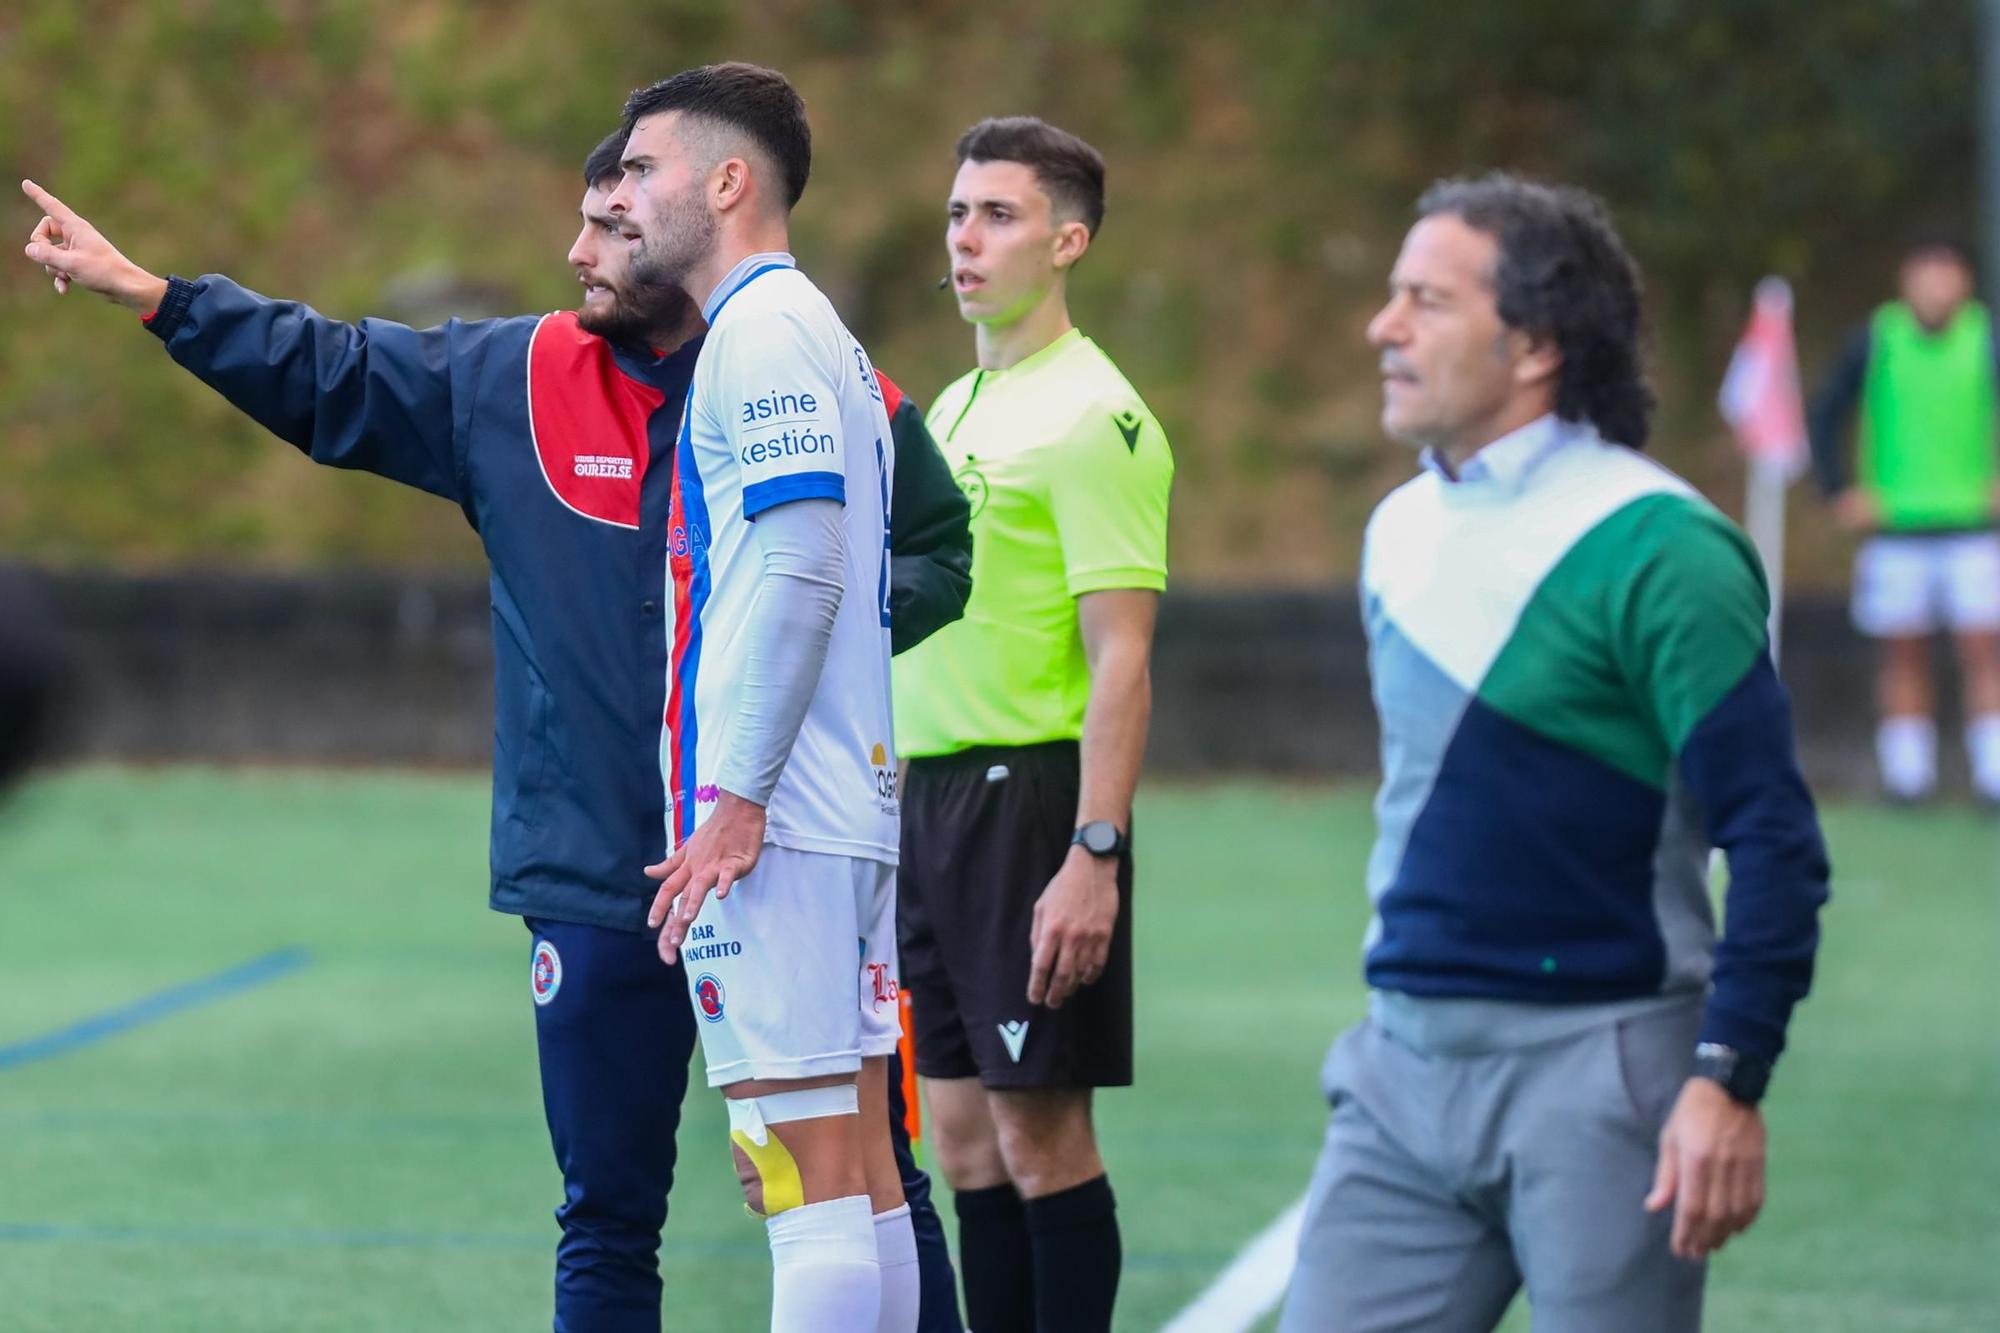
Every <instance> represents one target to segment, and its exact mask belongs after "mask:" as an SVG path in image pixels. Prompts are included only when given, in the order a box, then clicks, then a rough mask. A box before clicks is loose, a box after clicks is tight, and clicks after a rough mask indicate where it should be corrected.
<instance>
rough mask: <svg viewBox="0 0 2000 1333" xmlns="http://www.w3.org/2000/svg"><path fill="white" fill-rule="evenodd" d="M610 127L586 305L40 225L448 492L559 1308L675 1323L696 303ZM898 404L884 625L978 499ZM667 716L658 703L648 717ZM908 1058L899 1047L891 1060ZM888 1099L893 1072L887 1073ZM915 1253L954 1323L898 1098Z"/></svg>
mask: <svg viewBox="0 0 2000 1333" xmlns="http://www.w3.org/2000/svg"><path fill="white" fill-rule="evenodd" d="M624 145H625V133H624V131H623V130H622V129H620V130H618V131H616V132H614V133H613V134H611V135H610V136H608V137H607V138H606V139H605V140H604V141H603V142H601V143H600V144H598V146H597V147H596V148H595V149H594V150H593V151H592V152H591V154H590V155H589V158H588V159H587V161H586V162H585V165H584V171H583V176H584V180H583V184H584V193H583V199H582V203H581V206H580V209H579V212H580V214H581V217H582V229H581V231H580V232H579V233H578V235H577V238H576V240H575V242H574V243H573V245H572V246H571V248H570V252H569V255H568V262H569V264H570V266H571V267H572V269H574V270H575V272H576V275H577V279H578V281H579V282H580V283H581V284H582V285H583V297H582V300H581V302H580V303H579V305H578V307H577V309H575V310H574V311H561V312H557V313H554V314H550V315H545V316H523V317H517V318H509V319H494V320H481V321H476V322H471V323H464V322H459V321H451V322H449V323H447V324H444V325H442V326H440V327H438V328H433V329H426V330H421V331H419V330H415V329H411V328H408V327H406V326H404V325H400V324H394V323H390V322H387V321H383V320H375V319H367V320H363V321H361V322H360V323H359V324H346V323H342V322H339V321H336V320H330V319H327V318H325V317H323V316H321V315H319V314H318V313H317V312H315V311H313V310H312V309H310V308H309V307H306V306H304V305H300V304H297V303H295V302H288V301H275V300H270V299H267V298H265V297H263V296H260V295H258V294H256V293H254V292H251V291H248V290H246V289H245V288H243V287H241V286H238V285H237V284H236V283H234V282H231V281H230V280H229V279H228V278H225V277H222V276H220V275H215V274H211V275H208V276H206V277H203V278H200V279H197V280H194V281H188V280H186V279H183V278H177V277H176V278H171V279H162V278H159V277H156V276H154V275H153V274H151V273H148V272H146V271H145V270H144V269H142V268H140V267H139V266H138V265H136V264H133V263H131V262H130V261H129V260H127V259H126V258H125V257H124V256H123V255H121V254H120V253H119V252H118V251H117V250H116V249H115V248H113V247H112V246H111V244H110V243H109V242H107V241H106V240H105V239H104V237H103V236H102V235H101V234H100V233H99V232H98V231H97V230H96V229H95V228H94V227H92V226H91V225H90V223H89V222H87V221H86V220H84V219H83V218H82V217H79V216H78V215H77V214H76V213H75V212H74V211H72V210H70V209H68V208H67V207H65V206H64V205H63V204H62V202H61V201H60V200H58V199H56V198H55V197H54V196H53V195H51V194H50V193H48V192H47V191H45V190H41V189H39V188H37V187H35V186H34V185H32V184H31V183H28V182H24V183H23V189H24V191H25V192H26V193H27V194H28V195H29V197H30V198H31V199H33V200H34V201H35V203H36V204H37V205H39V206H40V207H41V208H42V210H43V212H44V214H45V216H44V218H43V220H42V222H41V223H40V224H39V225H38V226H37V227H36V228H35V231H34V235H33V238H32V239H31V240H30V242H29V245H28V248H27V254H28V258H29V259H30V260H32V261H33V262H35V263H39V264H42V265H43V266H44V267H45V268H46V269H47V270H48V271H49V272H50V274H51V276H52V277H53V278H54V279H55V282H56V288H57V291H58V292H62V291H66V290H67V289H68V288H69V287H70V286H71V285H76V286H80V287H83V288H84V289H86V290H89V291H93V292H96V293H98V294H99V295H101V296H104V297H107V298H109V299H110V300H112V301H114V302H117V303H118V304H121V305H123V306H125V307H126V308H127V309H130V310H132V311H133V312H134V313H136V314H139V315H141V316H142V317H143V318H144V320H145V323H146V327H147V328H148V329H150V330H151V331H152V332H153V333H154V334H155V335H156V336H158V337H159V338H160V339H161V340H162V342H163V343H164V344H165V345H166V349H167V353H168V355H170V356H172V357H173V358H174V360H175V361H177V362H179V363H180V364H181V365H182V366H184V367H185V368H187V369H188V370H189V371H191V372H192V373H194V374H195V375H196V376H197V377H198V378H200V379H201V380H202V381H203V382H205V383H207V384H208V385H209V386H210V387H211V388H213V389H215V390H216V391H217V392H218V393H220V394H221V395H222V396H223V397H224V398H226V399H228V400H229V401H230V402H231V403H232V404H233V405H235V406H236V407H238V408H240V409H241V410H243V411H245V412H247V413H248V414H249V415H251V416H252V417H254V418H255V419H256V420H257V421H259V422H260V423H261V424H263V425H264V426H265V427H266V428H268V429H269V430H271V431H272V432H273V433H274V434H276V435H278V436H279V437H280V438H281V439H284V440H286V441H287V442H288V443H291V444H292V445H294V446H296V447H297V448H299V449H301V450H303V451H304V452H306V453H307V454H308V456H310V457H311V458H312V459H313V460H314V461H316V462H320V463H325V464H329V465H331V466H334V467H343V468H354V469H358V470H361V471H367V472H373V473H376V474H378V475H381V476H384V477H387V478H390V479H391V480H394V481H399V482H402V483H404V484H406V485H411V486H415V487H417V488H419V489H421V490H425V491H428V492H430V493H432V494H434V495H438V496H441V497H443V498H445V499H448V500H451V501H452V502H454V503H456V504H458V505H459V506H460V507H461V508H462V509H463V510H464V511H465V514H466V517H467V519H468V521H469V522H470V523H471V524H472V525H473V527H474V528H475V529H476V530H477V531H478V533H479V535H480V540H481V543H482V544H483V546H484V548H485V551H486V555H487V559H488V561H489V562H490V564H491V567H492V589H493V629H494V633H493V647H494V706H495V713H496V716H495V728H494V730H495V738H494V747H495V753H494V771H493V819H492V845H491V863H492V884H491V898H490V901H491V905H492V906H493V908H494V909H495V910H497V911H502V912H508V913H513V914H516V915H519V916H521V917H523V918H525V922H526V925H527V927H528V929H529V931H530V933H531V944H530V983H531V994H532V998H533V1000H534V1013H535V1031H536V1040H537V1046H538V1050H539V1056H540V1066H541V1078H542V1093H543V1105H544V1109H545V1112H546V1115H547V1119H548V1126H549V1133H550V1140H551V1143H552V1145H553V1147H554V1150H555V1156H556V1160H557V1163H558V1165H559V1166H560V1168H561V1170H562V1174H563V1182H564V1193H565V1202H564V1204H563V1205H562V1207H560V1208H559V1209H557V1211H556V1218H557V1220H558V1222H559V1223H560V1224H561V1227H562V1236H561V1238H560V1240H559V1242H558V1244H557V1251H556V1278H555V1327H556V1328H557V1329H558V1330H566V1331H567V1333H607V1331H609V1333H625V1330H639V1329H643V1330H646V1333H657V1330H658V1329H659V1327H660V1309H661V1283H660V1278H659V1271H658V1261H657V1251H658V1248H659V1244H660V1231H661V1228H662V1226H663V1225H664V1224H665V1221H666V1215H667V1195H668V1192H669V1190H670V1188H671V1187H672V1184H673V1172H674V1166H675V1160H676V1154H675V1143H674V1129H675V1126H676V1125H677V1124H678V1123H679V1119H680V1107H681V1102H682V1098H683V1096H684V1094H685V1092H686V1088H687V1077H688V1064H689V1060H690V1058H691V1056H692V1053H693V1050H694V1046H695V1027H694V1018H693V1014H692V1010H691V1008H690V1006H689V1003H688V991H687V982H686V979H685V976H684V972H683V969H681V968H679V967H673V968H668V967H665V966H662V964H661V962H660V958H659V954H658V952H657V950H656V948H655V945H654V934H655V932H652V931H650V930H648V929H646V922H645V918H646V909H647V905H648V903H649V902H650V901H651V899H652V897H653V893H654V886H653V885H652V884H651V882H650V881H649V880H647V878H646V876H645V873H644V867H645V866H646V865H647V863H648V862H650V861H651V860H653V858H654V857H655V856H656V855H657V853H658V849H659V845H660V842H661V839H662V836H663V830H664V828H665V818H666V814H665V805H664V793H663V792H662V789H661V785H660V777H659V736H658V730H657V719H658V718H660V717H661V716H663V714H664V713H665V709H666V677H667V643H666V641H665V636H664V630H663V625H664V620H663V618H662V614H661V605H660V597H661V579H662V577H663V570H664V568H665V555H664V546H665V533H666V530H667V523H666V510H667V500H668V489H669V482H670V481H671V479H672V473H673V465H672V464H673V454H674V448H675V443H676V439H677V436H678V432H679V428H680V418H681V409H682V405H683V404H684V402H685V401H686V398H687V390H688V383H689V377H690V375H691V373H692V371H693V368H694V363H695V358H696V356H697V354H698V352H699V350H700V347H701V342H702V333H703V330H704V328H705V325H704V324H703V322H702V319H701V314H700V311H698V310H697V309H695V308H694V306H693V305H692V303H690V302H689V301H688V300H687V299H686V298H685V296H683V295H682V294H681V293H680V292H679V291H678V290H675V289H665V288H661V289H654V288H648V287H643V286H640V285H637V284H635V283H634V282H632V281H631V280H630V277H629V274H628V272H627V268H628V264H629V252H628V249H627V245H626V238H625V237H624V236H623V235H622V234H621V231H620V228H619V226H618V224H617V222H616V220H615V219H614V218H612V217H611V215H610V213H609V212H608V210H607V209H606V207H605V205H606V202H607V200H608V199H609V198H610V196H611V192H612V191H613V190H614V189H616V187H617V185H618V182H619V180H620V179H621V177H622V175H623V171H622V168H621V167H620V166H619V158H620V155H621V153H622V151H623V148H624ZM883 389H884V394H885V397H886V398H888V400H889V401H890V403H892V404H894V407H893V410H892V422H891V425H892V429H893V430H894V432H895V435H896V446H897V448H896V474H895V478H894V507H893V509H892V512H891V515H890V547H891V555H892V559H891V564H890V583H891V588H890V599H891V606H892V611H893V617H892V619H893V626H892V631H891V633H892V639H893V645H894V647H895V648H896V650H898V651H900V650H902V649H904V648H907V647H909V646H910V645H911V644H913V643H915V642H917V641H919V640H921V639H922V638H924V637H925V636H926V635H928V634H930V633H931V632H932V631H934V630H936V629H937V628H938V627H939V626H941V625H943V624H945V623H946V622H948V621H950V620H953V619H956V618H957V617H958V615H959V614H960V613H961V611H962V609H963V606H964V603H965V598H966V594H967V592H968V590H969V588H970V570H971V564H972V556H971V546H970V542H971V538H970V535H969V533H968V531H967V514H968V506H967V504H966V502H965V499H964V497H963V495H962V494H961V493H960V491H959V489H958V487H957V485H956V484H955V483H954V482H953V480H952V478H951V474H950V471H949V469H948V468H947V467H946V466H945V463H944V460H943V458H942V456H941V455H940V454H939V453H938V451H937V447H936V445H935V444H934V443H933V442H932V441H931V439H930V437H929V434H928V433H927V432H926V431H925V430H924V427H923V423H922V419H921V416H920V414H919V412H918V409H917V407H916V405H915V404H914V402H912V401H910V400H908V399H905V398H902V397H901V395H900V394H899V393H898V392H897V390H896V389H895V387H894V386H893V385H892V384H889V383H887V382H886V381H885V382H884V385H883ZM649 719H650V720H653V721H652V724H651V725H648V724H647V723H648V720H649ZM892 1074H894V1071H893V1070H892ZM889 1083H890V1089H891V1096H892V1097H893V1098H896V1099H898V1101H900V1096H901V1078H900V1076H899V1075H896V1076H892V1077H891V1079H890V1080H889ZM892 1127H893V1129H894V1132H895V1135H896V1151H897V1158H898V1163H899V1165H900V1167H901V1170H902V1175H903V1188H904V1192H905V1195H906V1197H907V1198H908V1199H909V1201H910V1205H911V1214H912V1225H913V1229H914V1230H915V1233H916V1237H917V1242H918V1252H919V1258H920V1266H921V1273H922V1287H923V1304H922V1323H921V1325H920V1327H921V1328H922V1329H924V1330H936V1331H938V1333H952V1331H954V1330H957V1329H958V1328H959V1327H960V1324H959V1319H958V1309H957V1296H956V1291H955V1287H956V1279H955V1275H954V1273H953V1271H952V1268H951V1258H950V1253H949V1250H948V1249H947V1247H946V1244H945V1239H944V1232H943V1227H942V1224H941V1223H940V1221H939V1219H938V1217H937V1213H936V1210H935V1208H934V1207H933V1206H932V1205H931V1203H930V1185H929V1181H928V1179H927V1178H926V1177H925V1176H924V1174H923V1173H922V1172H921V1171H919V1170H917V1168H916V1165H915V1163H914V1161H913V1160H912V1157H911V1154H910V1150H909V1142H908V1136H907V1133H906V1132H905V1130H904V1128H903V1121H902V1111H901V1108H900V1105H897V1106H892Z"/></svg>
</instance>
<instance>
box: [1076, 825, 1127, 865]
mask: <svg viewBox="0 0 2000 1333" xmlns="http://www.w3.org/2000/svg"><path fill="white" fill-rule="evenodd" d="M1069 845H1070V846H1072V847H1081V848H1083V850H1085V851H1086V852H1089V853H1090V854H1091V855H1092V856H1095V857H1098V858H1100V859H1102V858H1105V857H1112V856H1123V855H1124V854H1125V849H1126V848H1127V847H1129V846H1131V843H1130V841H1129V840H1127V838H1126V837H1125V835H1124V834H1123V833H1120V832H1119V831H1118V826H1117V825H1116V824H1114V823H1112V822H1111V821H1110V820H1108V819H1093V820H1091V821H1090V822H1089V823H1088V824H1085V825H1084V826H1083V827H1082V828H1079V829H1078V830H1077V831H1076V832H1075V833H1073V834H1071V835H1070V840H1069Z"/></svg>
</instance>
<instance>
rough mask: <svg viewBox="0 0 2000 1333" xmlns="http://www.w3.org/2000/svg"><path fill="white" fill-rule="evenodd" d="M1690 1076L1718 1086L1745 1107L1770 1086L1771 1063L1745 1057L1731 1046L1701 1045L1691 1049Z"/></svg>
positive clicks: (1753, 1104) (1707, 1043) (1753, 1103)
mask: <svg viewBox="0 0 2000 1333" xmlns="http://www.w3.org/2000/svg"><path fill="white" fill-rule="evenodd" d="M1694 1076H1695V1077H1696V1078H1705V1079H1707V1080H1709V1081H1710V1082H1711V1083H1719V1084H1721V1085H1722V1090H1723V1091H1724V1092H1726V1093H1728V1094H1729V1095H1730V1096H1731V1097H1732V1098H1734V1099H1735V1100H1736V1101H1739V1102H1741V1103H1743V1104H1744V1105H1745V1106H1755V1105H1756V1104H1757V1103H1758V1102H1760V1101H1762V1100H1763V1099H1764V1089H1765V1087H1766V1086H1768V1085H1769V1083H1770V1082H1771V1062H1770V1061H1769V1060H1759V1059H1758V1058H1757V1057H1756V1056H1754V1055H1745V1054H1744V1053H1743V1052H1741V1051H1739V1050H1737V1049H1736V1048H1735V1047H1734V1046H1724V1045H1723V1044H1722V1043H1721V1042H1715V1041H1705V1042H1702V1043H1701V1044H1700V1045H1698V1046H1696V1047H1695V1048H1694Z"/></svg>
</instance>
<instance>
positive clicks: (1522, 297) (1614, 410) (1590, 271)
mask: <svg viewBox="0 0 2000 1333" xmlns="http://www.w3.org/2000/svg"><path fill="white" fill-rule="evenodd" d="M1417 214H1418V216H1419V217H1426V218H1428V217H1435V216H1438V215H1440V214H1446V215H1449V216H1452V217H1456V218H1458V219H1459V220H1460V221H1462V222H1464V223H1465V224H1466V225H1467V226H1469V227H1472V228H1474V229H1475V230H1477V231H1482V232H1485V233H1486V234H1487V235H1489V236H1491V237H1493V238H1494V240H1495V241H1497V242H1498V243H1499V247H1500V258H1499V262H1498V263H1497V264H1496V265H1495V266H1494V272H1493V274H1492V281H1493V291H1494V297H1495V303H1496V305H1497V306H1498V309H1499V312H1500V320H1501V322H1502V323H1504V324H1505V325H1507V327H1509V328H1512V329H1521V330H1523V331H1525V332H1528V333H1534V334H1543V335H1546V336H1548V337H1551V338H1553V339H1555V343H1556V347H1557V348H1558V349H1559V350H1560V351H1561V352H1562V369H1561V370H1560V371H1558V372H1557V375H1556V415H1557V416H1559V417H1561V418H1562V419H1563V420H1564V421H1582V420H1588V421H1589V422H1590V423H1591V424H1592V425H1593V426H1595V427H1597V433H1598V434H1599V435H1602V436H1603V437H1604V438H1605V439H1607V440H1610V441H1613V442H1614V443H1617V444H1622V445H1626V446H1628V447H1629V448H1633V449H1644V448H1645V447H1646V440H1647V437H1648V436H1649V435H1650V434H1651V430H1652V413H1653V402H1654V399H1653V391H1652V389H1651V388H1650V387H1648V385H1647V384H1646V375H1645V371H1644V369H1643V367H1642V366H1641V365H1640V344H1641V336H1642V328H1643V312H1642V310H1641V303H1640V297H1639V266H1638V264H1636V263H1635V262H1633V259H1632V255H1631V252H1630V251H1628V250H1627V249H1626V248H1625V242H1624V241H1622V240H1620V239H1619V236H1618V231H1617V229H1616V228H1615V227H1613V226H1612V225H1611V215H1610V213H1609V212H1608V211H1607V210H1606V209H1605V207H1604V204H1603V202H1602V201H1601V200H1599V199H1598V198H1597V197H1596V196H1595V195H1593V194H1591V193H1589V192H1588V191H1586V190H1579V189H1577V188H1575V187H1573V186H1568V185H1545V184H1542V183H1541V182H1539V181H1532V180H1527V179H1525V178H1523V177H1520V176H1515V175H1512V174H1510V173H1508V172H1504V171H1496V172H1493V173H1491V174H1489V175H1485V176H1481V177H1479V178H1478V179H1476V180H1473V179H1465V178H1461V179H1457V180H1446V181H1439V182H1438V183H1437V184H1436V185H1433V186H1432V187H1431V188H1430V189H1428V190H1426V191H1425V192H1424V195H1423V197H1422V198H1421V199H1419V200H1418V201H1417Z"/></svg>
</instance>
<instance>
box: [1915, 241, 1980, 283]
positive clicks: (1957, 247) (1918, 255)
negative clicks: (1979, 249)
mask: <svg viewBox="0 0 2000 1333" xmlns="http://www.w3.org/2000/svg"><path fill="white" fill-rule="evenodd" d="M1934 257H1936V258H1944V259H1950V260H1954V261H1956V262H1957V264H1958V265H1959V267H1960V268H1963V269H1964V270H1965V271H1966V272H1968V273H1971V272H1973V271H1974V270H1975V269H1976V268H1977V267H1978V266H1977V264H1976V263H1975V261H1974V260H1973V258H1972V247H1971V246H1969V245H1967V244H1966V243H1965V242H1964V240H1963V239H1961V238H1960V237H1958V236H1956V235H1954V234H1953V233H1951V232H1948V231H1920V232H1916V233H1913V234H1912V235H1911V236H1910V237H1909V239H1907V240H1906V241H1904V242H1903V258H1902V261H1901V262H1903V263H1905V264H1907V263H1909V262H1910V261H1911V260H1914V259H1930V258H1934Z"/></svg>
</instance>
